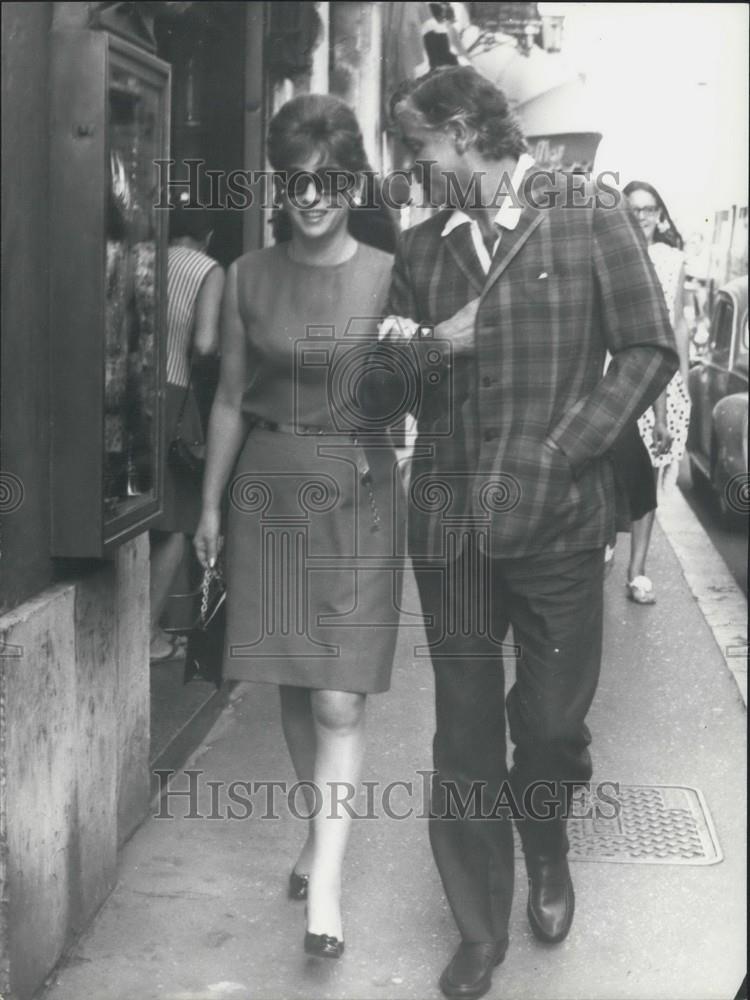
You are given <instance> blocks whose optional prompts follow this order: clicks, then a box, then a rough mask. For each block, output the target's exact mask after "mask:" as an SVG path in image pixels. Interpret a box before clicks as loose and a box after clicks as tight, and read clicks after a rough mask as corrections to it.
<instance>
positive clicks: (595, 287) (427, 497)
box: [388, 168, 678, 561]
mask: <svg viewBox="0 0 750 1000" xmlns="http://www.w3.org/2000/svg"><path fill="white" fill-rule="evenodd" d="M576 180H577V182H580V181H582V180H583V178H580V177H579V178H577V179H576ZM525 183H526V184H529V185H530V187H526V186H525V187H524V189H523V190H524V191H527V192H528V191H533V192H534V194H535V198H534V199H530V200H529V201H527V202H525V207H524V208H523V211H522V213H521V215H520V218H519V221H518V225H517V227H516V228H515V229H514V230H508V231H504V232H502V238H501V241H500V244H499V247H498V249H497V251H496V253H495V255H494V257H493V260H492V264H491V267H490V271H489V273H488V274H487V275H485V273H484V271H483V269H482V267H481V264H480V262H479V259H478V257H477V254H476V251H475V249H474V246H473V243H472V239H471V233H470V227H469V226H468V225H461V226H457V227H456V228H455V229H453V230H452V232H450V233H449V234H446V235H445V236H442V235H441V233H442V230H443V227H444V226H445V223H446V221H447V219H448V218H449V216H450V210H445V211H442V212H440V213H438V214H437V215H435V216H434V217H432V218H430V219H428V220H427V221H425V222H423V223H421V224H420V225H417V226H415V227H414V228H412V229H408V230H406V231H405V232H404V233H402V234H401V237H400V241H399V245H398V248H397V251H396V256H395V261H394V268H393V276H392V285H391V291H390V299H389V303H388V312H389V313H390V314H394V315H397V316H404V317H408V318H409V319H412V320H414V321H416V322H417V323H419V324H422V325H424V326H426V327H432V326H435V325H436V324H438V323H440V322H442V321H444V320H446V319H449V318H450V317H451V316H452V315H453V314H454V313H456V312H457V311H458V310H459V309H460V308H461V307H462V306H464V305H466V304H467V303H468V302H470V301H471V300H472V299H475V298H477V297H479V300H480V301H479V307H478V311H477V317H476V323H475V328H474V335H475V349H474V351H473V352H472V354H470V355H468V356H466V355H465V356H463V357H455V358H454V359H453V360H452V362H450V351H449V348H448V346H447V345H442V344H441V343H440V342H439V340H436V341H435V342H432V341H431V340H430V339H429V336H428V337H427V338H426V339H420V340H418V341H414V342H412V343H410V344H402V345H401V346H400V347H399V348H398V350H400V351H401V352H402V354H403V357H404V361H405V368H404V371H405V372H406V371H407V370H408V371H410V370H411V369H412V365H413V364H416V365H417V366H418V367H419V370H420V374H419V384H418V385H417V386H416V387H415V388H414V387H412V388H409V389H408V391H409V392H412V394H413V395H415V398H416V403H415V404H414V405H410V408H411V409H412V410H413V411H414V412H415V414H416V417H417V428H418V437H417V442H416V446H415V450H414V457H413V461H412V470H411V480H410V489H409V498H408V504H409V512H408V513H409V548H410V552H411V554H412V556H413V557H416V558H419V557H425V558H427V559H430V560H432V559H436V560H439V561H443V560H445V559H450V558H451V555H452V553H453V552H455V551H457V550H458V549H460V546H461V541H460V540H461V536H462V535H463V533H464V532H465V531H466V530H467V529H479V531H480V533H481V534H484V535H485V537H486V539H487V545H488V546H489V554H490V555H491V556H493V557H495V558H513V557H520V556H524V555H527V554H530V553H536V552H540V551H543V550H544V551H547V552H570V551H574V550H582V549H592V548H597V547H600V546H603V545H604V544H605V543H606V542H608V541H609V540H610V539H611V537H612V534H613V531H614V484H613V473H612V467H611V462H610V459H609V457H608V452H609V449H610V448H611V447H612V445H613V443H614V441H615V439H616V438H617V436H618V435H619V434H620V432H621V431H622V430H623V428H624V427H625V426H626V425H627V424H628V423H629V422H630V421H632V420H634V419H636V417H637V416H638V415H639V414H641V413H642V412H643V411H644V410H645V409H646V408H647V407H648V406H649V405H650V404H651V403H652V402H653V400H654V399H655V398H656V397H657V396H658V395H659V393H660V392H661V391H662V390H663V388H664V387H665V385H666V384H667V382H668V381H669V379H670V378H671V376H672V374H673V373H674V372H675V371H676V370H677V367H678V358H677V353H676V349H675V342H674V335H673V332H672V329H671V326H670V323H669V318H668V314H667V308H666V305H665V301H664V295H663V293H662V290H661V287H660V285H659V281H658V279H657V277H656V274H655V272H654V269H653V267H652V265H651V262H650V260H649V256H648V253H647V250H646V245H645V241H644V237H643V235H642V233H641V231H640V228H639V227H638V225H637V223H636V222H635V220H634V219H633V217H632V216H631V214H630V213H629V211H628V209H627V208H626V206H625V205H624V203H623V202H622V200H621V199H620V196H619V195H618V194H617V193H616V192H614V191H613V190H612V189H609V192H608V194H607V197H608V198H609V206H613V207H608V206H607V204H606V203H605V197H604V194H603V193H602V194H601V196H600V195H597V193H596V192H593V191H592V189H591V188H590V187H587V188H585V189H584V190H583V191H582V189H581V186H580V184H579V185H578V188H577V191H576V193H575V195H571V192H570V188H569V185H570V178H569V177H566V175H562V174H550V173H549V172H539V171H536V170H535V169H534V168H532V171H530V172H529V173H528V174H527V175H526V178H525ZM585 197H589V201H590V203H589V204H583V205H582V202H584V200H585ZM571 202H572V203H571ZM613 203H614V204H613ZM540 205H543V206H544V207H538V206H540ZM607 351H609V353H610V354H611V355H612V362H611V364H610V366H609V368H608V370H607V372H606V374H603V370H604V363H605V358H606V353H607ZM446 361H448V362H450V366H449V367H448V365H447V364H446ZM397 381H399V384H401V385H402V386H403V385H405V384H406V382H408V378H406V382H405V378H404V376H403V375H402V377H401V378H400V380H397ZM401 391H403V389H402V390H401ZM550 442H554V443H555V444H556V445H557V446H558V449H559V450H557V449H555V448H554V447H552V446H551V445H550Z"/></svg>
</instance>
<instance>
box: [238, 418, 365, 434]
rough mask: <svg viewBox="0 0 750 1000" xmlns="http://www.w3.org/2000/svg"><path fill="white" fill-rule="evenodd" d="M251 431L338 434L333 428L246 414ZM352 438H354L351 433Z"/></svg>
mask: <svg viewBox="0 0 750 1000" xmlns="http://www.w3.org/2000/svg"><path fill="white" fill-rule="evenodd" d="M245 416H246V417H247V418H248V420H249V421H250V427H251V430H252V429H254V428H255V427H259V428H260V429H261V430H262V431H275V432H278V433H279V434H297V435H302V434H338V431H337V430H336V428H335V427H321V426H319V425H318V424H282V423H279V421H277V420H268V418H267V417H261V416H260V415H259V414H258V413H246V414H245ZM351 436H352V437H356V435H355V434H354V432H352V435H351Z"/></svg>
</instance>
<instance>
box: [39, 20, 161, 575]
mask: <svg viewBox="0 0 750 1000" xmlns="http://www.w3.org/2000/svg"><path fill="white" fill-rule="evenodd" d="M55 52H56V59H55V61H54V62H53V72H54V73H55V77H56V82H57V87H56V89H55V92H56V94H57V103H58V107H57V109H56V111H57V113H56V116H55V123H54V127H53V142H54V144H55V150H56V152H57V155H56V156H55V158H54V161H53V162H54V163H55V171H54V173H55V177H54V181H53V184H54V186H55V189H56V191H55V194H56V198H55V202H54V204H55V209H56V214H55V218H54V220H53V239H55V240H56V241H57V242H58V244H59V243H61V242H63V241H64V242H65V244H66V251H65V255H66V263H64V264H62V265H61V266H60V267H59V268H57V269H56V270H57V271H58V272H59V273H57V274H55V275H53V302H54V304H55V320H56V323H57V327H58V330H57V335H56V339H55V345H56V350H57V352H58V357H59V361H60V364H59V366H57V365H56V366H55V371H54V373H53V405H54V408H55V434H54V441H53V455H52V472H53V475H52V483H53V554H54V555H66V556H76V555H78V556H99V555H103V554H104V553H105V552H106V550H107V549H108V548H109V547H111V546H112V545H113V544H116V543H119V542H122V541H124V540H125V539H126V538H128V537H131V536H132V535H133V534H136V533H137V532H140V531H143V530H144V529H145V528H146V527H148V523H149V522H150V521H151V520H152V519H153V518H154V517H155V516H157V515H158V513H159V508H160V498H161V489H160V482H161V465H162V463H163V456H162V454H161V452H162V445H161V409H162V397H163V372H162V369H163V363H164V362H163V346H162V345H163V339H164V329H165V314H166V310H165V301H164V299H165V294H166V280H165V261H166V237H167V231H166V213H165V212H164V211H163V210H159V209H157V208H156V207H155V206H156V204H157V203H158V202H159V200H160V197H159V196H160V192H159V190H158V184H159V179H160V175H159V172H158V170H157V166H156V164H155V161H156V160H159V159H166V158H167V157H168V147H167V144H168V135H169V127H168V107H169V103H168V94H169V67H168V66H167V65H166V64H164V63H162V62H160V60H158V59H156V58H155V57H153V56H150V55H148V54H146V53H143V52H141V51H140V50H138V49H137V48H135V47H134V46H132V45H130V44H129V43H127V42H124V41H121V40H119V39H117V38H115V37H113V36H110V35H108V34H107V33H106V32H75V33H73V32H69V33H64V32H61V33H59V34H58V35H57V36H56V38H55ZM92 113H93V114H94V115H95V117H92ZM71 244H72V245H73V246H72V247H71ZM71 250H72V251H73V252H72V254H71ZM97 272H98V273H97ZM73 397H74V398H75V402H74V403H73ZM73 442H76V443H77V445H78V446H79V447H78V448H76V447H75V446H74V443H73ZM84 442H85V445H86V450H85V455H81V450H80V446H81V445H82V444H83V443H84Z"/></svg>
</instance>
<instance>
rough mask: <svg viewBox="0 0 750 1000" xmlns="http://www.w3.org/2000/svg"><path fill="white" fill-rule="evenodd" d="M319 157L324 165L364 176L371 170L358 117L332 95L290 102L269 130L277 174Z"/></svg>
mask: <svg viewBox="0 0 750 1000" xmlns="http://www.w3.org/2000/svg"><path fill="white" fill-rule="evenodd" d="M316 154H319V155H320V157H321V165H323V166H326V167H332V168H333V167H337V168H338V169H339V170H349V171H351V172H352V173H355V174H358V173H363V172H364V171H366V170H369V169H370V165H369V163H368V162H367V154H366V153H365V146H364V142H363V141H362V133H361V131H360V128H359V123H358V121H357V118H356V115H355V114H354V112H353V111H352V109H351V108H350V107H349V105H348V104H346V103H345V102H344V101H342V100H341V99H340V98H338V97H333V96H332V95H331V94H300V95H299V96H298V97H293V98H292V100H291V101H287V103H286V104H285V105H283V107H281V108H280V109H279V110H278V111H277V112H276V114H275V115H274V116H273V118H272V119H271V124H270V125H269V127H268V159H269V160H270V162H271V166H272V167H273V168H274V170H279V171H282V170H284V171H292V170H295V169H299V168H300V166H301V165H302V164H303V163H305V162H306V161H307V160H309V159H310V158H311V157H313V156H315V155H316Z"/></svg>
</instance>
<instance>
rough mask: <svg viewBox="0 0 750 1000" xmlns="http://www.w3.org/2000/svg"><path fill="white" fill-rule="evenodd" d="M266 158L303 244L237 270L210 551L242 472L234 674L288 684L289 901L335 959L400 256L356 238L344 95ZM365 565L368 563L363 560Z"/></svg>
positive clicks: (233, 607)
mask: <svg viewBox="0 0 750 1000" xmlns="http://www.w3.org/2000/svg"><path fill="white" fill-rule="evenodd" d="M268 156H269V159H270V162H271V164H272V166H273V167H274V170H276V171H277V178H282V179H283V180H284V181H285V183H284V184H283V185H282V188H281V192H280V197H281V202H282V206H283V212H284V215H285V216H286V220H287V222H288V226H289V232H290V234H291V239H290V240H289V241H288V242H284V243H278V244H276V245H275V246H273V247H269V248H267V249H263V250H258V251H254V252H251V253H248V254H245V256H243V257H241V258H240V259H239V260H238V261H236V262H235V263H234V264H233V265H232V266H231V268H230V269H229V272H228V276H227V287H226V292H225V295H224V305H223V317H222V362H221V372H220V376H219V387H218V390H217V394H216V398H215V401H214V405H213V409H212V411H211V418H210V421H209V431H208V455H207V463H206V473H205V478H204V487H203V510H202V513H201V519H200V524H199V526H198V530H197V532H196V536H195V550H196V553H197V555H198V558H199V560H200V561H201V563H202V565H203V566H204V567H206V566H212V565H213V564H214V562H215V560H216V558H217V555H218V552H219V532H220V521H221V515H220V508H221V501H222V494H223V491H224V488H225V486H226V484H227V483H229V481H230V477H231V483H230V488H229V505H228V515H227V524H226V544H225V545H224V549H223V551H224V557H225V571H226V583H227V638H226V646H225V651H226V652H225V660H224V676H225V677H227V678H233V679H237V680H244V681H261V682H266V683H274V684H278V685H279V689H280V694H281V718H282V726H283V731H284V736H285V739H286V743H287V746H288V748H289V753H290V756H291V758H292V762H293V764H294V768H295V770H296V773H297V777H298V779H299V780H300V781H301V782H306V783H308V787H306V788H305V792H306V793H308V794H307V798H308V808H309V811H310V815H311V819H310V820H309V821H308V831H307V840H306V842H305V844H304V846H303V848H302V851H301V853H300V855H299V858H298V859H297V862H296V864H295V865H294V866H293V868H292V871H291V875H290V877H289V895H290V897H292V898H294V899H307V930H306V934H305V938H304V947H305V950H306V951H307V952H308V953H309V954H313V955H319V956H322V957H327V958H338V957H339V956H340V955H341V953H342V951H343V949H344V935H343V926H342V917H341V907H340V894H341V876H342V865H343V859H344V853H345V850H346V845H347V841H348V836H349V827H350V823H351V819H350V817H349V816H348V815H347V814H346V810H343V811H342V810H341V809H340V808H337V809H336V810H335V811H333V813H332V796H331V791H332V789H333V788H334V786H333V783H334V782H346V783H347V784H348V785H349V786H356V784H357V782H358V779H359V774H360V767H361V762H362V756H363V750H364V718H365V702H366V696H367V694H369V693H374V692H380V691H385V690H387V689H388V687H389V685H390V675H391V669H392V664H393V653H394V648H395V642H396V632H397V628H398V610H397V609H398V605H399V593H400V578H401V574H400V572H399V571H398V569H397V568H394V567H397V566H398V560H397V559H396V558H393V557H394V556H395V555H396V553H398V552H401V551H402V547H401V546H400V545H398V544H397V543H398V538H397V537H395V536H394V531H395V528H396V527H398V532H397V534H398V533H400V524H395V523H394V522H395V519H394V513H393V512H394V506H395V504H394V502H393V500H394V499H395V498H397V497H398V489H399V486H398V484H399V477H398V475H397V474H396V469H395V454H394V452H393V449H392V447H391V445H390V442H389V441H388V439H387V437H386V435H381V437H380V439H368V441H367V442H366V444H365V446H363V445H362V444H361V443H360V436H359V435H357V434H356V433H354V430H355V429H356V427H358V426H361V424H362V423H367V414H366V413H364V412H363V411H360V410H358V408H357V407H358V404H357V398H355V397H358V395H359V393H358V390H359V389H363V388H364V387H365V386H364V385H363V383H362V381H361V375H362V374H363V373H364V370H366V368H367V364H368V360H367V359H368V357H369V355H370V353H371V350H372V347H371V343H372V345H375V344H376V343H377V320H378V318H379V317H380V316H381V315H382V313H383V310H384V306H385V300H386V295H387V291H388V285H389V280H390V270H391V258H390V256H389V255H388V254H386V253H383V252H381V251H380V250H376V249H373V248H371V247H369V246H366V245H364V244H363V243H359V242H358V241H357V240H356V239H354V237H353V236H352V235H351V233H350V232H349V227H348V222H349V210H350V207H351V205H352V203H353V199H354V194H355V193H354V192H353V191H351V190H349V191H348V192H347V193H346V194H341V193H339V194H337V193H336V186H337V184H336V183H335V172H336V171H338V172H342V171H345V172H346V176H347V177H348V178H351V179H353V180H355V181H356V182H357V183H359V182H360V180H361V178H362V175H363V173H364V172H365V171H367V170H368V164H367V159H366V155H365V152H364V146H363V143H362V136H361V133H360V131H359V126H358V125H357V121H356V118H355V116H354V114H353V112H352V111H351V109H350V108H349V107H348V106H347V105H346V104H344V103H343V102H342V101H340V100H339V99H338V98H334V97H331V96H327V95H325V96H324V95H312V94H309V95H301V96H299V97H296V98H294V99H293V100H291V101H289V102H288V103H287V104H286V105H284V106H283V107H282V108H281V110H280V111H279V112H278V113H277V114H276V115H275V116H274V118H273V120H272V121H271V124H270V128H269V135H268ZM338 176H339V177H341V176H342V174H341V173H339V174H338ZM347 338H350V339H348V341H347ZM363 341H364V343H363ZM358 351H359V354H357V352H358ZM358 359H359V361H358ZM363 365H364V369H363ZM384 557H385V558H388V560H389V562H388V563H387V564H386V565H385V566H384V565H383V559H384ZM342 559H343V560H345V561H346V562H345V564H344V565H340V563H341V561H342ZM352 559H360V560H363V561H365V562H366V561H367V560H369V564H370V567H371V568H368V569H367V570H358V569H354V568H351V562H352ZM337 813H338V815H337Z"/></svg>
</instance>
